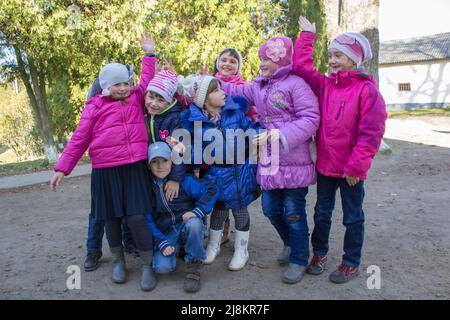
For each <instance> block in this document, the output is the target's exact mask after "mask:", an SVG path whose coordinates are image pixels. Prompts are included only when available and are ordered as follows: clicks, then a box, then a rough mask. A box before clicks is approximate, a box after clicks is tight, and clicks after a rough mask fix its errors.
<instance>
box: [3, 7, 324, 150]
mask: <svg viewBox="0 0 450 320" xmlns="http://www.w3.org/2000/svg"><path fill="white" fill-rule="evenodd" d="M299 14H305V15H307V16H308V18H310V19H312V20H314V21H316V24H317V27H318V31H319V32H318V33H319V39H318V40H317V42H316V48H317V50H316V53H315V58H316V62H317V63H318V65H319V69H321V70H322V66H323V61H325V60H323V59H326V57H325V55H326V52H325V51H324V48H326V43H325V38H324V34H325V32H324V29H325V22H324V21H325V19H324V14H323V5H322V0H320V1H313V0H308V1H306V0H301V1H300V0H298V1H293V0H291V1H281V0H280V1H277V0H245V1H242V0H186V1H178V0H111V1H100V0H54V1H49V0H2V5H1V8H0V64H1V69H0V79H2V81H4V82H5V81H8V80H10V79H14V78H17V77H18V76H19V70H18V68H17V61H16V56H15V54H14V50H15V49H17V50H18V52H19V54H20V56H21V57H22V58H23V60H24V63H25V67H26V68H27V69H26V72H27V74H28V76H37V75H41V76H42V78H41V80H42V81H39V85H40V86H41V87H42V88H41V89H42V90H41V92H43V93H44V98H45V101H46V102H48V112H49V116H48V117H49V120H50V124H51V125H50V126H51V130H52V134H53V137H54V140H55V142H56V143H57V144H58V143H60V142H63V143H65V142H66V141H67V139H68V137H69V136H70V134H71V133H72V132H73V130H74V129H75V128H76V124H77V122H78V119H79V116H80V113H81V110H82V108H83V106H84V102H85V98H86V94H87V90H88V88H89V86H90V84H91V83H92V81H93V80H94V78H95V77H96V76H97V75H98V72H99V71H100V69H101V67H102V66H103V65H104V64H106V63H108V62H112V61H117V62H120V63H129V64H132V65H134V66H135V73H136V74H139V72H140V59H141V56H142V54H143V52H142V50H141V49H140V44H139V39H140V38H141V37H142V36H143V35H144V33H151V34H152V35H153V37H154V38H155V42H156V52H157V54H158V57H159V59H160V60H162V59H163V58H171V59H172V62H173V65H174V69H175V71H176V72H179V73H180V74H184V75H187V74H192V73H196V72H197V71H198V70H199V67H200V66H201V65H204V64H206V65H208V66H209V71H210V72H212V71H213V69H214V61H215V58H216V56H217V54H218V52H220V51H221V50H222V49H224V48H226V47H235V48H237V49H238V50H239V51H241V53H242V55H243V58H244V62H243V68H242V74H243V76H244V78H246V79H247V80H251V79H252V78H253V77H254V76H256V75H257V74H258V72H259V59H258V55H257V50H258V48H259V46H260V44H261V43H262V42H263V41H264V40H267V39H268V38H269V37H271V36H274V35H283V34H286V33H287V34H289V35H290V36H292V37H294V38H295V36H296V33H297V32H298V29H297V30H295V28H296V27H297V18H298V15H299ZM297 28H298V27H297ZM325 50H326V49H325ZM324 52H325V55H324V54H323V53H324ZM324 57H325V58H324ZM33 65H34V66H35V69H36V70H32V66H33ZM322 71H323V70H322ZM33 91H34V95H35V96H36V97H38V94H39V92H38V91H36V88H34V87H33ZM24 92H25V90H23V91H22V92H21V94H22V97H23V102H21V103H23V104H24V105H26V104H27V101H26V99H25V98H24V96H23V93H24ZM28 93H29V92H28ZM28 98H29V101H28V103H30V101H31V100H30V99H32V98H33V97H31V96H28ZM8 99H10V100H11V99H17V97H15V96H14V95H13V96H11V97H8ZM4 104H5V103H4V102H2V106H3V105H4ZM13 105H14V104H12V106H13ZM16 106H18V105H17V104H16ZM16 109H18V107H16ZM25 110H27V111H26V112H27V114H23V112H25ZM29 110H31V109H30V108H21V110H20V112H18V113H17V115H14V112H11V113H10V115H9V116H8V117H6V116H4V117H3V118H2V119H3V120H2V121H6V120H5V119H9V120H8V121H9V123H8V124H6V127H8V128H10V129H11V130H13V129H14V130H16V131H14V132H15V133H14V135H17V130H18V128H22V129H21V130H23V132H24V134H23V137H24V138H25V137H28V138H27V139H32V140H33V139H34V140H33V143H31V142H30V141H28V140H27V141H25V140H23V141H22V142H20V143H21V144H24V145H25V146H31V145H33V148H32V149H33V150H34V149H35V147H36V148H38V149H39V148H40V147H42V142H41V141H40V140H39V138H37V135H39V134H42V132H40V130H41V126H42V124H41V123H39V114H38V112H37V111H36V110H35V109H33V111H32V112H30V111H29ZM12 115H14V117H12ZM32 115H34V117H33V116H32ZM24 118H27V119H29V120H31V119H34V125H33V122H30V121H28V122H27V123H26V124H25V122H23V121H22V120H19V119H24ZM21 121H22V122H21ZM2 123H6V122H2ZM5 130H6V129H5ZM5 130H3V131H5ZM8 130H9V129H8ZM9 134H12V131H11V132H10V133H9ZM6 136H7V135H3V137H4V139H6V138H5V137H6ZM10 144H11V143H10ZM17 148H18V147H16V149H17ZM17 150H18V149H17ZM17 152H19V153H21V154H23V151H19V150H18V151H17ZM38 153H39V152H38Z"/></svg>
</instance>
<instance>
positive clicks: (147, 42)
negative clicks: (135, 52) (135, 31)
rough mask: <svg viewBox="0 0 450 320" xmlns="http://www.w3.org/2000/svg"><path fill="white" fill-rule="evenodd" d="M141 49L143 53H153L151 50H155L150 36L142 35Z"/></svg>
mask: <svg viewBox="0 0 450 320" xmlns="http://www.w3.org/2000/svg"><path fill="white" fill-rule="evenodd" d="M141 48H142V50H144V51H145V52H148V53H153V50H155V42H154V41H153V38H152V36H151V35H144V37H142V39H141Z"/></svg>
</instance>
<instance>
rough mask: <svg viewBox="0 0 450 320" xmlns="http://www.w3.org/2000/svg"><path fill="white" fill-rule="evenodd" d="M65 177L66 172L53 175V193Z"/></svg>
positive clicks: (51, 185) (51, 181)
mask: <svg viewBox="0 0 450 320" xmlns="http://www.w3.org/2000/svg"><path fill="white" fill-rule="evenodd" d="M63 177H64V172H61V171H58V172H56V173H55V174H54V175H53V178H52V180H50V188H51V189H52V191H56V187H57V186H59V184H60V183H61V179H62V178H63Z"/></svg>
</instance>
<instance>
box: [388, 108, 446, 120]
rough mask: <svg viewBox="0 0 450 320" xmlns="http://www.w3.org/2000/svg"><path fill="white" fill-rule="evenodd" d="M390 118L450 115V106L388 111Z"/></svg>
mask: <svg viewBox="0 0 450 320" xmlns="http://www.w3.org/2000/svg"><path fill="white" fill-rule="evenodd" d="M388 115H389V118H406V117H421V116H429V117H430V116H431V117H432V116H435V117H450V108H421V109H411V110H397V111H388Z"/></svg>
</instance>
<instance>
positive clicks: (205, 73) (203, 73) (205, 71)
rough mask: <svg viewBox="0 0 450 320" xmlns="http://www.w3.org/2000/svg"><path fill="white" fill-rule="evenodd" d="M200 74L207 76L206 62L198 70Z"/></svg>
mask: <svg viewBox="0 0 450 320" xmlns="http://www.w3.org/2000/svg"><path fill="white" fill-rule="evenodd" d="M198 74H199V75H201V76H206V75H207V74H208V66H207V65H206V64H204V65H202V66H201V67H200V69H199V70H198Z"/></svg>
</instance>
